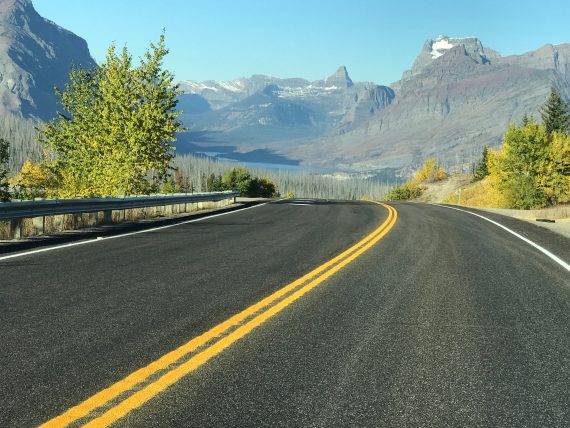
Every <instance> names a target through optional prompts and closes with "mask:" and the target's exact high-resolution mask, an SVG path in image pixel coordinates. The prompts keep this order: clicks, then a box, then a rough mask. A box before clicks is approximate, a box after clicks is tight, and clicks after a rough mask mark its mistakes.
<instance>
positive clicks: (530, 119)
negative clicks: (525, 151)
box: [521, 112, 534, 128]
mask: <svg viewBox="0 0 570 428" xmlns="http://www.w3.org/2000/svg"><path fill="white" fill-rule="evenodd" d="M530 123H534V117H533V116H532V115H529V114H528V113H526V112H525V114H524V116H523V118H522V121H521V126H522V127H523V128H524V127H525V126H527V125H528V124H530Z"/></svg>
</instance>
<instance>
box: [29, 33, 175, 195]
mask: <svg viewBox="0 0 570 428" xmlns="http://www.w3.org/2000/svg"><path fill="white" fill-rule="evenodd" d="M167 53H168V49H167V48H166V47H165V43H164V35H161V36H160V39H159V41H158V43H157V44H153V43H152V44H151V45H150V48H149V50H147V52H146V53H145V54H144V56H143V58H142V59H141V60H140V63H139V64H138V65H137V66H133V64H132V57H131V55H130V53H129V52H128V50H127V48H126V47H125V48H123V50H122V52H121V53H117V52H116V49H115V46H111V47H110V48H109V50H108V52H107V57H106V59H105V61H104V62H103V64H102V65H101V66H100V67H99V68H96V69H91V70H83V69H73V70H72V71H71V72H70V76H69V77H70V82H69V83H68V84H67V85H66V87H65V89H64V90H63V91H56V92H57V94H58V95H59V97H60V98H61V103H62V105H63V107H64V109H65V112H66V113H58V115H59V117H58V118H57V119H55V120H53V121H51V122H49V123H48V124H47V125H46V126H45V127H44V128H43V129H42V130H40V140H41V141H42V142H43V143H44V144H45V145H46V146H47V147H48V148H49V149H50V151H51V152H52V153H53V159H52V160H50V161H49V162H47V163H46V166H47V168H48V169H49V170H50V171H51V172H52V173H53V175H54V177H55V182H56V187H55V189H53V193H54V194H55V195H57V196H110V195H131V194H141V193H149V192H150V191H152V189H155V188H156V185H157V183H160V182H162V181H164V180H165V179H166V177H167V171H168V170H169V168H170V167H171V165H170V162H171V161H172V159H173V157H174V155H173V151H172V149H173V146H172V145H171V143H173V142H174V141H175V135H176V133H177V132H179V131H181V130H182V127H181V122H180V121H179V120H178V119H177V117H178V115H179V114H180V113H179V112H177V111H176V110H175V107H176V104H177V96H178V95H179V92H178V87H177V85H174V84H173V80H174V76H173V75H172V73H170V72H169V71H167V70H163V68H162V66H163V60H164V57H165V56H166V55H167Z"/></svg>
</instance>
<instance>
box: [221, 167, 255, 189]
mask: <svg viewBox="0 0 570 428" xmlns="http://www.w3.org/2000/svg"><path fill="white" fill-rule="evenodd" d="M251 180H252V177H251V174H250V173H249V171H248V170H247V169H245V168H239V167H237V168H232V169H230V170H229V171H228V172H227V173H225V174H224V177H223V178H222V182H223V184H224V185H225V186H226V188H227V189H230V190H235V191H236V192H240V194H241V196H249V191H250V186H251Z"/></svg>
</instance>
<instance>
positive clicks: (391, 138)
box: [179, 36, 570, 171]
mask: <svg viewBox="0 0 570 428" xmlns="http://www.w3.org/2000/svg"><path fill="white" fill-rule="evenodd" d="M569 64H570V44H562V45H546V46H544V47H542V48H540V49H538V50H536V51H532V52H529V53H526V54H523V55H514V56H508V57H501V55H500V54H499V53H498V52H496V51H494V50H493V49H490V48H487V47H485V46H483V44H482V43H481V41H480V40H479V39H477V38H476V37H468V38H452V37H447V36H440V37H438V38H436V39H430V40H427V41H426V42H425V44H424V46H423V48H422V50H421V52H420V53H419V55H418V56H417V58H416V60H415V61H414V63H413V65H412V68H411V69H410V70H407V71H405V72H404V73H403V76H402V79H401V80H399V81H398V82H395V83H393V84H392V85H390V87H386V86H379V85H376V84H374V83H371V82H365V83H354V82H352V80H351V79H350V77H349V76H348V73H347V71H346V68H345V67H341V68H339V70H338V71H337V72H336V73H334V74H333V75H332V76H330V77H329V78H327V79H324V80H321V81H317V82H308V81H306V80H303V79H276V78H272V77H268V76H253V77H252V78H250V79H245V78H242V79H237V80H233V81H230V82H219V81H208V82H193V81H189V82H182V83H181V88H182V89H183V90H184V92H185V94H186V95H184V96H183V97H182V99H183V100H188V103H189V104H190V103H192V104H193V105H194V106H201V109H194V110H191V109H188V110H187V113H186V114H185V115H184V119H185V123H186V124H187V125H188V126H189V127H190V128H191V129H192V130H193V131H194V132H195V133H190V135H189V138H187V139H185V140H184V142H183V143H181V144H180V146H179V147H180V149H181V150H182V151H184V150H185V149H186V148H187V147H188V148H189V150H194V151H196V150H198V151H199V150H203V151H208V150H211V149H208V147H210V148H214V149H215V150H214V152H221V154H220V155H219V156H228V153H226V152H227V151H228V150H226V149H225V148H228V147H229V151H230V153H229V157H232V153H234V154H235V152H236V151H238V152H246V153H247V152H248V151H252V150H255V149H257V150H256V153H258V152H259V151H260V150H266V151H268V152H270V153H272V154H273V155H274V156H275V155H278V156H280V157H282V158H284V159H296V160H299V161H301V162H302V163H303V164H306V165H311V166H319V167H326V168H330V169H338V170H346V171H374V170H383V169H391V170H394V171H398V170H404V171H406V170H409V169H411V168H413V167H415V166H417V164H419V163H421V162H422V161H423V159H425V158H426V157H429V156H435V157H437V158H439V159H440V160H441V161H442V162H444V163H446V164H447V165H458V166H466V165H467V164H469V163H470V162H472V161H473V160H475V159H477V158H478V157H479V156H480V153H481V149H482V147H483V146H484V145H490V146H497V145H499V144H500V142H501V135H502V133H503V132H504V130H505V128H506V127H507V125H508V124H509V123H510V122H512V121H519V120H520V119H521V118H522V117H523V115H524V114H525V113H528V114H532V115H534V116H535V117H537V116H538V111H539V107H540V106H541V105H542V104H543V103H544V101H545V99H546V97H547V95H548V92H549V90H550V87H551V86H552V85H554V86H556V87H557V88H558V89H559V90H560V91H561V92H562V93H563V95H565V96H566V98H567V99H568V98H570V89H569V80H570V74H569V72H570V65H569ZM332 82H334V83H332ZM186 97H187V98H186ZM182 105H183V106H184V105H185V101H183V102H182ZM284 111H287V112H289V113H290V114H284V113H283V112H284ZM293 112H294V113H293ZM241 156H242V157H243V154H242V155H241ZM246 157H247V156H246Z"/></svg>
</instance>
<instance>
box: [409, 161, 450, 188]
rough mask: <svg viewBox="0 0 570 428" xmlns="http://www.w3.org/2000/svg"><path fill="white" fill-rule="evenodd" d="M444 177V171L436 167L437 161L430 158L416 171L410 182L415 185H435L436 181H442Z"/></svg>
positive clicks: (445, 175)
mask: <svg viewBox="0 0 570 428" xmlns="http://www.w3.org/2000/svg"><path fill="white" fill-rule="evenodd" d="M446 177H447V174H446V173H445V170H444V169H443V168H441V167H440V166H439V165H438V163H437V160H436V159H435V158H430V159H427V160H426V161H425V162H424V164H423V165H422V166H421V167H420V169H418V170H417V172H416V175H415V177H414V179H413V180H412V182H414V183H416V184H420V183H435V182H436V181H441V180H444V179H445V178H446Z"/></svg>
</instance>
